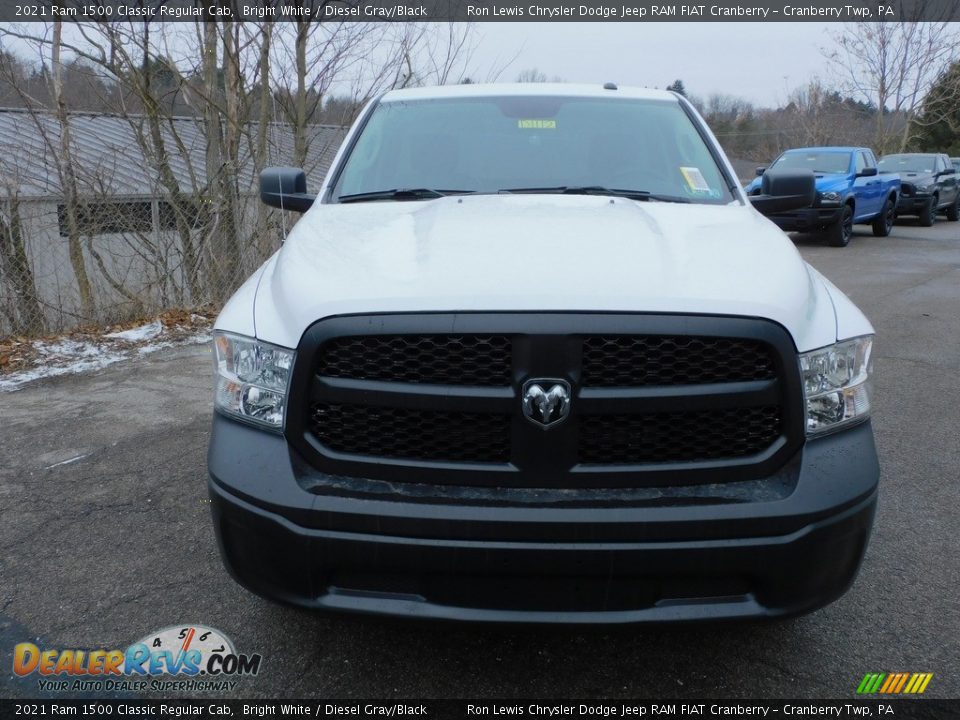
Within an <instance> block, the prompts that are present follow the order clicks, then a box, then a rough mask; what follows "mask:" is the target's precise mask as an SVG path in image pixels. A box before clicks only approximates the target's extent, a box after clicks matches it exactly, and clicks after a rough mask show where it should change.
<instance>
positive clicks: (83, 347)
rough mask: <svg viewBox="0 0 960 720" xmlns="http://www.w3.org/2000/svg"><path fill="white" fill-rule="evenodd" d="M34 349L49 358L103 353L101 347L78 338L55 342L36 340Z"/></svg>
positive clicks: (95, 355) (89, 355)
mask: <svg viewBox="0 0 960 720" xmlns="http://www.w3.org/2000/svg"><path fill="white" fill-rule="evenodd" d="M33 347H34V349H35V350H36V351H37V352H39V353H40V354H41V355H44V356H46V357H49V358H55V357H66V358H74V357H97V356H98V355H101V354H103V349H102V348H99V347H97V346H96V345H94V344H93V343H89V342H81V341H78V340H59V341H57V342H50V343H48V342H43V341H40V342H36V343H34V345H33Z"/></svg>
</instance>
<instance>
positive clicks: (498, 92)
mask: <svg viewBox="0 0 960 720" xmlns="http://www.w3.org/2000/svg"><path fill="white" fill-rule="evenodd" d="M505 95H506V96H512V95H515V96H541V95H542V96H553V97H557V96H560V97H609V98H618V97H619V98H632V99H637V100H672V101H674V102H676V100H677V96H676V95H674V94H673V93H672V92H668V91H667V90H651V89H649V88H637V87H618V88H617V89H616V90H606V89H604V85H603V83H595V84H591V85H586V84H571V83H488V84H474V83H470V84H467V85H438V86H432V87H417V88H405V89H403V90H390V91H389V92H387V93H386V94H385V95H384V96H383V97H382V98H381V102H393V101H399V100H433V99H439V98H471V97H502V96H505Z"/></svg>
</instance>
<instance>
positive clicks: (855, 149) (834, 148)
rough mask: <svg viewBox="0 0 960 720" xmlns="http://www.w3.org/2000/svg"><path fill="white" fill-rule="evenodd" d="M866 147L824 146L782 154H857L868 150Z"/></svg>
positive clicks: (796, 149)
mask: <svg viewBox="0 0 960 720" xmlns="http://www.w3.org/2000/svg"><path fill="white" fill-rule="evenodd" d="M869 149H870V148H867V147H853V146H845V145H824V146H820V147H801V148H790V149H789V150H784V151H783V153H784V155H786V154H787V153H795V152H814V151H815V152H824V151H826V152H838V153H840V152H858V151H860V150H869Z"/></svg>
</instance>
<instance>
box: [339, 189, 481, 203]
mask: <svg viewBox="0 0 960 720" xmlns="http://www.w3.org/2000/svg"><path fill="white" fill-rule="evenodd" d="M472 192H473V190H434V189H433V188H402V189H396V188H395V189H393V190H376V191H374V192H363V193H354V194H352V195H341V196H340V197H339V198H337V201H338V202H341V203H350V202H366V201H368V200H424V199H426V198H441V197H446V196H447V195H468V194H470V193H472Z"/></svg>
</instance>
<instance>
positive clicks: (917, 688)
mask: <svg viewBox="0 0 960 720" xmlns="http://www.w3.org/2000/svg"><path fill="white" fill-rule="evenodd" d="M931 679H933V673H905V672H904V673H889V674H888V673H867V674H866V675H864V676H863V680H861V681H860V684H859V685H858V686H857V694H858V695H872V694H874V693H880V694H882V695H899V694H900V693H904V694H908V695H920V694H921V693H923V692H924V691H925V690H926V689H927V685H929V684H930V680H931Z"/></svg>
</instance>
